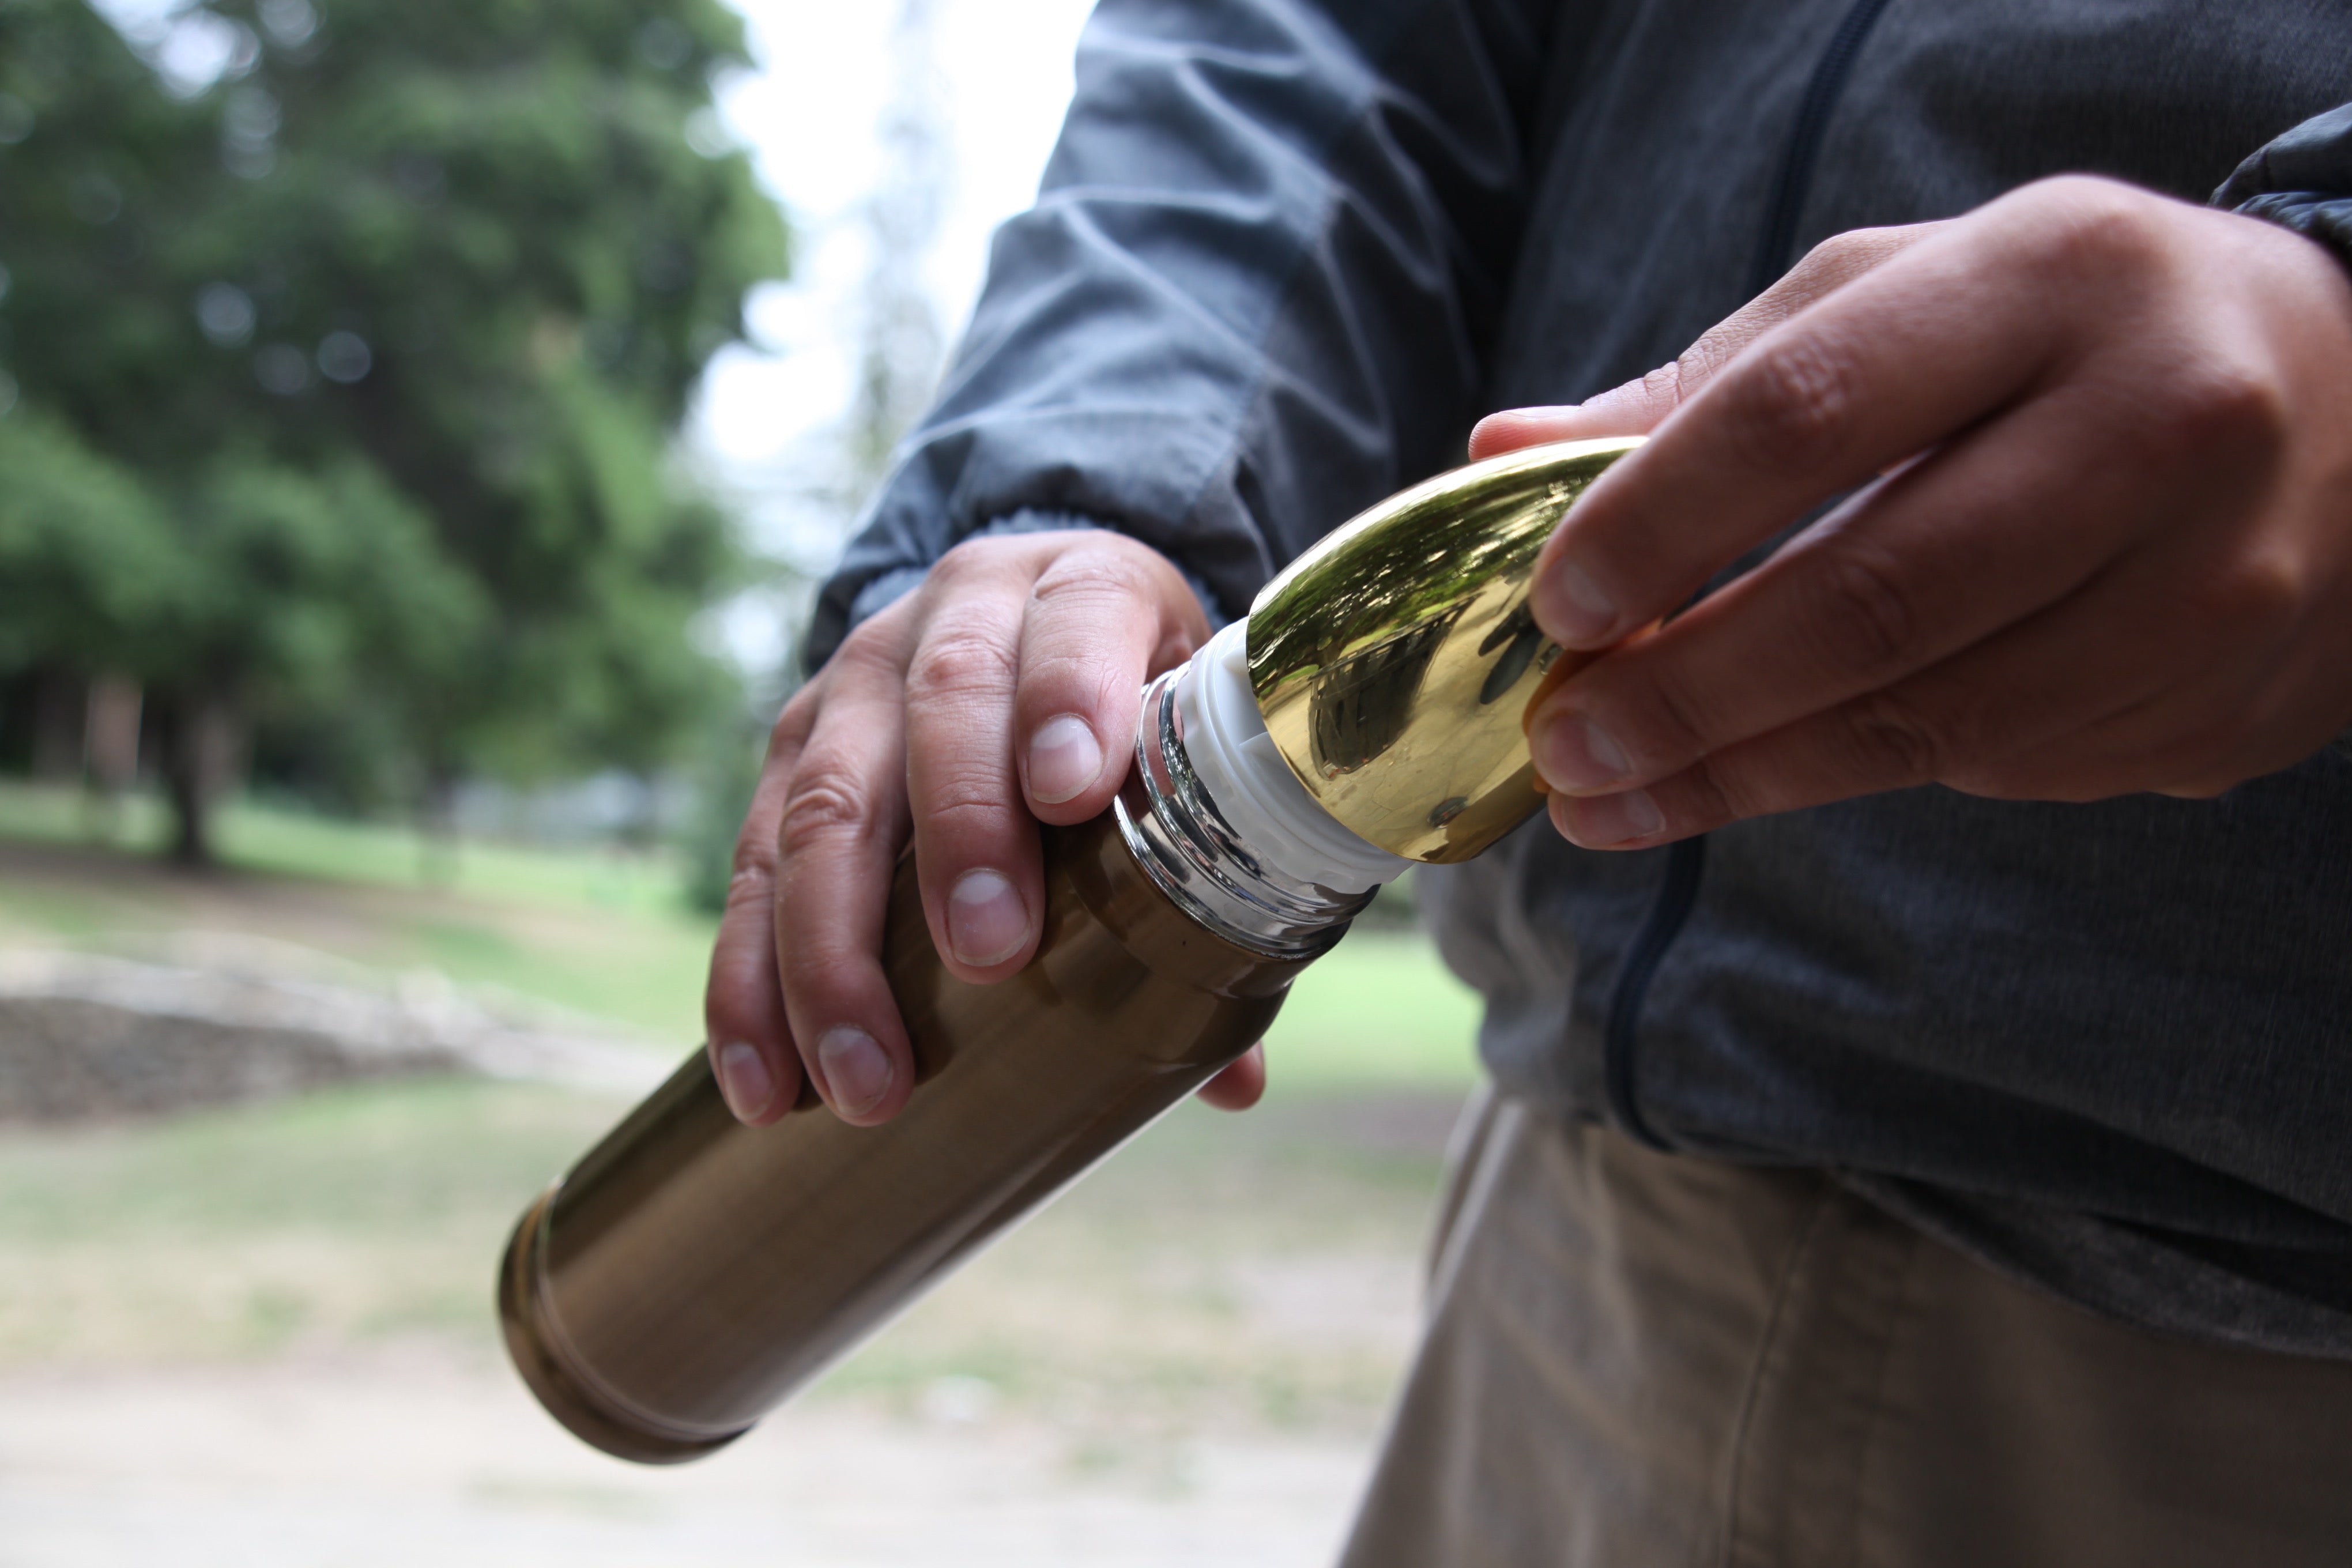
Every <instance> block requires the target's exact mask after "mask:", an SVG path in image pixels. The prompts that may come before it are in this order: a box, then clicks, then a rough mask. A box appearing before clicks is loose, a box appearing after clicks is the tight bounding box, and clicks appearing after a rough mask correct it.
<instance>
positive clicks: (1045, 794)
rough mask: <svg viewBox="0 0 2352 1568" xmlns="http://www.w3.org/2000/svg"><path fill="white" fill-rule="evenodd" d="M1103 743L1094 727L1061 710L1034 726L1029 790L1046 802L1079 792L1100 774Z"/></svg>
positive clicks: (1053, 802) (1047, 803) (1057, 800)
mask: <svg viewBox="0 0 2352 1568" xmlns="http://www.w3.org/2000/svg"><path fill="white" fill-rule="evenodd" d="M1102 765H1103V754H1102V744H1101V742H1098V741H1097V740H1096V739H1095V731H1094V726H1093V725H1091V724H1089V723H1087V721H1085V720H1084V719H1081V718H1079V717H1078V716H1077V715H1076V714H1075V713H1060V714H1056V715H1055V716H1054V717H1053V718H1051V719H1048V720H1046V721H1045V722H1044V723H1043V724H1040V725H1039V726H1037V733H1036V734H1035V735H1034V736H1032V737H1031V738H1030V741H1029V793H1030V795H1032V796H1034V797H1035V798H1036V799H1037V800H1040V801H1043V802H1044V803H1045V805H1057V804H1059V803H1060V802H1062V801H1066V800H1067V799H1069V798H1070V797H1071V796H1072V795H1078V794H1081V793H1083V792H1084V791H1085V789H1086V787H1087V785H1088V784H1093V783H1094V782H1095V780H1096V779H1097V778H1098V777H1100V776H1101V775H1102Z"/></svg>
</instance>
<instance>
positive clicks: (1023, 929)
mask: <svg viewBox="0 0 2352 1568" xmlns="http://www.w3.org/2000/svg"><path fill="white" fill-rule="evenodd" d="M1028 940H1029V910H1028V907H1027V906H1026V905H1024V903H1022V901H1021V895H1020V893H1019V892H1018V891H1016V890H1015V889H1014V888H1013V884H1012V883H1011V882H1009V881H1007V880H1005V879H1004V876H1003V873H1002V872H998V871H990V870H986V869H982V870H978V871H966V872H965V873H964V874H963V875H962V876H961V877H960V878H958V879H956V885H955V887H954V888H953V889H951V890H950V892H949V894H948V945H949V946H950V947H952V948H954V949H955V955H956V961H957V962H958V963H964V964H969V965H970V966H971V967H972V968H974V969H986V968H987V967H988V966H989V965H991V964H992V963H1003V962H1004V961H1005V960H1006V959H1008V958H1010V957H1012V956H1013V953H1015V952H1018V951H1020V948H1021V944H1022V943H1024V942H1027V941H1028Z"/></svg>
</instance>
